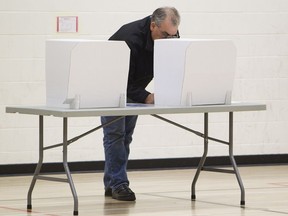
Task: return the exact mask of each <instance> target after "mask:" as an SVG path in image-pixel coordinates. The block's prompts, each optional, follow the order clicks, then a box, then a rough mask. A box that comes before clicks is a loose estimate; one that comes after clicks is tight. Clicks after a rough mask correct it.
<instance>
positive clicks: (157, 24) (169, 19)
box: [150, 7, 180, 40]
mask: <svg viewBox="0 0 288 216" xmlns="http://www.w3.org/2000/svg"><path fill="white" fill-rule="evenodd" d="M179 24H180V15H179V13H178V11H177V10H176V9H175V8H174V7H161V8H158V9H156V10H155V11H154V12H153V14H152V16H151V24H150V30H151V37H152V39H153V40H156V39H162V38H175V37H179V35H178V26H179Z"/></svg>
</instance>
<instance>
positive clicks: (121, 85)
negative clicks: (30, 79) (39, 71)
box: [46, 40, 130, 108]
mask: <svg viewBox="0 0 288 216" xmlns="http://www.w3.org/2000/svg"><path fill="white" fill-rule="evenodd" d="M129 58H130V50H129V48H128V46H127V45H126V43H125V42H123V41H95V40H48V41H47V42H46V95H47V106H53V107H66V108H68V107H73V106H76V107H74V108H95V107H119V106H125V102H126V101H125V95H126V86H127V80H128V71H129ZM76 100H77V101H76ZM75 101H76V102H77V103H78V104H75Z"/></svg>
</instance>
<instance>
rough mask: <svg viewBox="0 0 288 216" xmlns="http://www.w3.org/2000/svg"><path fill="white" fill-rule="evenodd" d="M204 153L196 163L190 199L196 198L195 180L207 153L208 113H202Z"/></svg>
mask: <svg viewBox="0 0 288 216" xmlns="http://www.w3.org/2000/svg"><path fill="white" fill-rule="evenodd" d="M203 139H204V153H203V155H202V157H201V160H200V162H199V164H198V168H197V171H196V174H195V176H194V179H193V182H192V186H191V191H192V193H191V199H192V200H193V201H194V200H196V191H195V186H196V182H197V180H198V177H199V175H200V172H201V170H202V168H203V166H204V163H205V160H206V157H207V153H208V113H204V137H203Z"/></svg>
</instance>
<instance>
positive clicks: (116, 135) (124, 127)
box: [101, 116, 138, 190]
mask: <svg viewBox="0 0 288 216" xmlns="http://www.w3.org/2000/svg"><path fill="white" fill-rule="evenodd" d="M117 117H118V116H105V117H103V116H102V117H101V123H102V124H105V123H107V122H110V121H111V120H113V119H115V118H117ZM137 118H138V116H125V117H124V118H122V119H120V120H118V121H116V122H113V123H111V124H109V125H107V126H105V127H103V133H104V138H103V143H104V151H105V168H104V179H103V181H104V186H105V190H108V189H109V188H111V189H112V190H113V189H116V188H117V187H119V186H120V185H122V184H127V185H129V180H128V177H127V172H126V169H127V163H128V157H129V153H130V147H129V146H130V143H131V142H132V134H133V132H134V128H135V125H136V122H137Z"/></svg>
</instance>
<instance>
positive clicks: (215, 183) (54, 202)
mask: <svg viewBox="0 0 288 216" xmlns="http://www.w3.org/2000/svg"><path fill="white" fill-rule="evenodd" d="M239 170H240V173H241V177H242V180H243V183H244V186H245V189H246V206H245V208H241V207H240V205H239V204H240V190H239V187H238V184H237V181H236V178H235V176H234V175H230V174H224V173H212V172H204V171H203V172H201V174H200V177H199V180H198V182H197V185H196V196H197V200H196V201H195V202H192V201H191V199H190V195H191V194H190V193H191V192H190V187H191V181H192V178H193V176H194V173H195V169H178V170H156V171H131V172H129V178H130V181H131V185H130V186H131V188H132V189H133V190H134V192H135V193H136V196H137V200H136V202H121V201H116V200H113V199H112V198H105V197H104V196H103V193H104V191H103V184H102V176H103V173H75V174H72V177H73V180H74V184H75V187H76V190H77V194H78V198H79V215H81V216H92V215H93V216H97V215H117V216H124V215H135V216H156V215H157V216H159V215H163V216H164V215H165V216H172V215H173V216H175V215H181V216H186V215H187V216H188V215H189V216H191V215H196V216H207V215H213V216H220V215H221V216H223V215H224V216H225V215H227V216H228V215H229V216H235V215H241V216H268V215H269V216H271V215H272V216H274V215H275V216H277V215H279V216H281V215H288V166H284V165H282V166H254V167H240V168H239ZM53 176H55V175H53ZM56 176H57V177H58V176H61V175H56ZM31 179H32V176H8V177H3V176H2V177H0V215H5V216H12V215H13V216H16V215H17V216H24V215H25V216H66V215H70V216H71V215H73V199H72V194H71V191H70V188H69V185H68V184H65V183H58V182H49V181H42V180H38V181H37V183H36V186H35V188H34V191H33V197H32V199H33V200H32V205H33V210H32V212H31V213H28V212H27V211H26V196H27V191H28V188H29V185H30V181H31Z"/></svg>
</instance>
